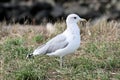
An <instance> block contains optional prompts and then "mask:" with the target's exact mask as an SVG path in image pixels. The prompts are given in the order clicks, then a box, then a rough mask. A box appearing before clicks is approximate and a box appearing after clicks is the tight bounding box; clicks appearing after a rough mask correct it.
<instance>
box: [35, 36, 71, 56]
mask: <svg viewBox="0 0 120 80" xmlns="http://www.w3.org/2000/svg"><path fill="white" fill-rule="evenodd" d="M68 44H69V43H68V41H67V40H66V36H64V35H63V34H59V35H57V36H56V37H54V38H52V39H51V40H49V41H48V42H47V43H46V44H43V45H42V46H39V47H38V48H37V49H35V51H34V52H33V54H34V55H38V54H47V53H52V52H55V51H56V50H58V49H62V48H65V47H66V46H67V45H68Z"/></svg>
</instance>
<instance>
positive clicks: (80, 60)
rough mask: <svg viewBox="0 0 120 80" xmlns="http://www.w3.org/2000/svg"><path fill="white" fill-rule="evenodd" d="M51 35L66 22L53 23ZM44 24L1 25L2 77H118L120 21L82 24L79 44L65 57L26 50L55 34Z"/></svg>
mask: <svg viewBox="0 0 120 80" xmlns="http://www.w3.org/2000/svg"><path fill="white" fill-rule="evenodd" d="M55 26H56V27H57V29H56V30H58V31H56V32H55V33H54V35H56V34H58V33H60V32H62V31H63V30H64V29H65V28H64V27H63V26H65V23H56V24H55ZM54 35H53V34H52V35H50V34H49V33H48V32H47V31H46V29H45V28H44V27H39V26H34V27H33V26H30V25H19V24H14V25H9V26H8V27H6V25H5V24H4V23H1V24H0V79H1V80H120V24H119V22H117V21H110V22H107V21H106V20H99V21H98V22H95V23H93V24H92V22H88V23H87V25H86V27H81V36H82V42H81V47H80V48H79V49H78V50H77V51H76V52H75V54H71V55H67V56H65V58H64V67H63V68H62V69H60V68H59V57H49V56H45V55H44V56H36V57H35V58H34V59H33V58H32V59H26V55H27V54H28V53H31V52H33V50H34V49H35V48H36V47H37V46H38V45H41V44H42V43H45V42H46V41H48V40H49V39H50V38H52V37H53V36H54Z"/></svg>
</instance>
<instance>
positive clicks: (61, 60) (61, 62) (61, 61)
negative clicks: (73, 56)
mask: <svg viewBox="0 0 120 80" xmlns="http://www.w3.org/2000/svg"><path fill="white" fill-rule="evenodd" d="M62 65H63V59H62V56H60V68H62Z"/></svg>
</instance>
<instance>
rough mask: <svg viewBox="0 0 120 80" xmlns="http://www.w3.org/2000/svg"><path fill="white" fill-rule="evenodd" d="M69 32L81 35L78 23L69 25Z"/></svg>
mask: <svg viewBox="0 0 120 80" xmlns="http://www.w3.org/2000/svg"><path fill="white" fill-rule="evenodd" d="M67 31H70V32H72V34H80V29H79V27H78V25H77V23H69V24H67Z"/></svg>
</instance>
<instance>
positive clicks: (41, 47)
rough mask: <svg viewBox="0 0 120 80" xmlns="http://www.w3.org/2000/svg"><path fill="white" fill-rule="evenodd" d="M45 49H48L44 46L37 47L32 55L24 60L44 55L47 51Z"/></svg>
mask: <svg viewBox="0 0 120 80" xmlns="http://www.w3.org/2000/svg"><path fill="white" fill-rule="evenodd" d="M47 48H48V47H47V46H46V45H42V46H40V47H38V48H37V49H35V50H34V52H33V53H31V54H28V55H27V57H26V58H31V57H33V56H35V55H40V54H45V53H46V51H47Z"/></svg>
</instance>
